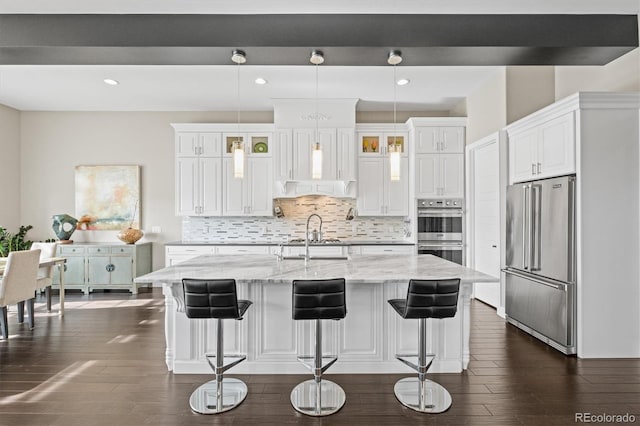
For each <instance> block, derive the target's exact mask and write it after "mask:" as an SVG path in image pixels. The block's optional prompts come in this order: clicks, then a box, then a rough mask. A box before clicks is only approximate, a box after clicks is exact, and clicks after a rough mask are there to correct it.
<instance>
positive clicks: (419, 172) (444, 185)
mask: <svg viewBox="0 0 640 426" xmlns="http://www.w3.org/2000/svg"><path fill="white" fill-rule="evenodd" d="M415 164H416V198H438V197H447V198H462V197H463V196H464V155H463V154H416V158H415Z"/></svg>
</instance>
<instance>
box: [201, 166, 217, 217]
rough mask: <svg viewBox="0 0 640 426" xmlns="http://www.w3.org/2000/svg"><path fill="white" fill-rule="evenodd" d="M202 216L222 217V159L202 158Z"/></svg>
mask: <svg viewBox="0 0 640 426" xmlns="http://www.w3.org/2000/svg"><path fill="white" fill-rule="evenodd" d="M199 180H200V206H201V208H200V214H201V215H204V216H220V215H222V159H221V158H220V157H201V158H200V178H199Z"/></svg>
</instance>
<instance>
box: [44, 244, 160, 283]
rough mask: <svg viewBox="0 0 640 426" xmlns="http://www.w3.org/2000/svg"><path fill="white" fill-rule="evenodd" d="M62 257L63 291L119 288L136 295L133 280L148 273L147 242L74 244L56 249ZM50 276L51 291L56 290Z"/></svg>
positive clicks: (148, 254) (149, 269) (149, 250)
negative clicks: (65, 260) (63, 260)
mask: <svg viewBox="0 0 640 426" xmlns="http://www.w3.org/2000/svg"><path fill="white" fill-rule="evenodd" d="M58 254H59V256H61V257H65V258H66V259H67V262H66V264H65V274H64V281H65V282H64V287H65V290H69V289H77V290H82V291H83V292H84V293H85V294H89V293H90V292H91V291H92V290H97V289H122V290H129V291H131V293H133V294H137V293H138V285H136V284H135V283H134V282H133V279H134V278H135V277H137V276H139V275H143V274H147V273H149V272H151V243H140V244H118V243H111V244H110V243H104V244H102V243H100V244H98V243H86V244H82V243H74V244H63V245H60V246H58ZM57 280H58V277H57V274H54V282H53V288H59V285H60V283H59V282H58V281H57Z"/></svg>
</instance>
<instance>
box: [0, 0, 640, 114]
mask: <svg viewBox="0 0 640 426" xmlns="http://www.w3.org/2000/svg"><path fill="white" fill-rule="evenodd" d="M513 3H514V2H513V0H484V1H480V0H454V1H448V2H442V1H439V0H438V1H436V0H405V1H395V2H389V1H380V0H368V1H361V0H358V1H345V0H343V1H336V0H323V1H317V0H316V1H307V2H297V3H295V7H292V6H291V4H292V2H290V1H287V0H277V1H273V0H272V1H266V0H262V1H260V2H256V1H247V0H244V1H242V0H236V1H216V0H191V1H187V0H138V1H135V2H131V1H130V0H113V1H110V2H108V3H107V2H103V1H89V0H58V1H56V2H51V1H50V0H21V1H19V2H16V1H13V0H0V14H1V15H0V103H2V104H5V105H8V106H11V107H13V108H16V109H19V110H50V111H206V110H224V111H229V110H234V109H236V108H237V105H238V95H237V85H236V82H237V78H238V72H239V75H240V108H241V109H242V110H254V111H257V110H271V109H272V101H271V99H273V98H313V97H314V96H315V67H314V66H312V65H309V64H307V63H306V62H307V60H308V53H309V52H310V48H309V46H312V45H315V42H314V41H313V40H314V39H313V37H316V36H317V37H319V40H322V42H318V44H320V46H315V47H321V48H322V49H323V50H324V51H325V56H326V59H327V60H326V62H325V64H324V65H321V66H320V67H319V69H318V92H319V96H320V97H323V98H359V99H361V101H360V102H359V103H358V110H361V111H377V110H385V111H388V110H389V109H390V108H391V106H392V102H393V99H394V96H395V97H396V99H397V101H398V109H400V110H407V111H447V110H449V109H451V108H452V107H454V106H455V105H456V104H458V103H459V102H460V101H461V100H462V99H464V98H465V97H466V96H468V95H469V93H471V92H472V91H473V90H475V89H476V88H477V87H478V86H479V85H481V84H482V83H483V82H484V81H486V80H487V79H488V78H490V77H491V76H492V75H493V74H494V73H496V72H497V71H498V69H499V68H500V67H501V66H502V65H512V64H530V63H531V64H545V63H551V64H563V63H572V61H576V62H575V63H579V64H584V63H594V64H601V63H606V62H608V61H610V60H611V59H612V58H615V57H618V56H620V55H622V54H624V53H626V52H628V51H630V50H632V49H634V48H636V46H637V44H638V39H637V20H636V21H635V23H634V26H635V28H631V27H629V30H628V31H627V32H626V33H625V32H624V31H622V32H621V30H620V28H623V29H624V28H625V25H626V24H625V23H623V24H624V25H618V24H616V23H615V22H617V21H590V23H589V25H585V24H584V22H585V20H589V19H592V20H593V19H596V20H597V19H601V18H602V17H600V16H586V17H585V16H583V17H579V19H578V20H575V19H573V18H574V17H573V16H570V17H566V16H561V15H562V14H581V15H604V14H607V15H609V17H608V18H609V19H614V20H616V19H618V17H617V16H615V15H635V14H637V13H638V11H639V9H640V2H639V1H638V0H608V1H606V2H603V1H601V0H555V1H549V0H529V1H525V0H521V1H518V2H517V3H518V4H517V6H514V5H513ZM364 13H366V14H380V15H379V16H374V15H362V14H364ZM12 14H17V15H15V16H12ZM21 14H33V15H32V16H27V15H21ZM75 14H110V15H109V16H102V17H97V18H98V21H95V20H94V21H91V19H95V18H96V17H91V16H82V15H79V16H78V15H76V16H70V15H75ZM123 14H139V15H140V16H128V15H123ZM154 14H174V15H176V16H174V17H169V18H170V19H171V20H169V21H166V22H168V23H169V25H166V26H164V27H162V26H161V27H160V28H159V29H158V24H157V22H158V19H162V18H164V17H161V16H158V17H157V18H154V16H153V15H154ZM183 14H187V15H192V16H182V17H180V16H179V15H183ZM198 14H215V15H217V17H218V18H220V15H223V14H230V15H245V16H235V17H232V16H229V17H226V19H225V23H227V24H228V25H230V26H231V27H232V29H231V30H229V29H227V28H224V26H223V25H213V26H212V25H209V24H208V23H207V22H206V21H202V19H200V18H203V17H202V16H197V15H198ZM255 14H261V15H262V14H264V16H262V17H256V16H251V15H255ZM290 14H299V15H300V14H308V15H309V16H297V17H291V16H277V15H290ZM317 14H340V16H333V17H332V18H334V19H333V20H332V22H334V23H335V22H337V23H340V22H341V21H340V20H341V19H342V20H344V22H345V25H344V26H343V27H340V26H339V25H338V24H335V25H334V27H331V26H327V28H324V26H323V24H322V21H318V22H316V23H314V21H313V19H315V16H317ZM349 14H353V16H349ZM389 14H393V15H389ZM403 14H408V15H404V16H402V15H403ZM418 14H424V15H423V16H422V17H423V18H424V19H435V18H434V17H433V15H434V14H443V15H444V14H446V15H448V16H441V17H439V18H437V20H433V21H427V22H429V25H421V24H420V22H418V23H417V24H416V26H415V28H414V27H412V26H411V25H412V24H411V21H407V19H414V20H415V19H417V18H418V17H416V15H418ZM469 14H483V15H489V14H492V15H494V16H486V17H484V18H487V19H489V20H484V21H481V20H479V19H480V18H479V17H477V16H469ZM502 14H510V15H532V14H535V15H538V16H531V17H527V16H515V17H506V18H505V19H502V18H501V17H500V16H496V15H502ZM541 14H549V15H554V16H539V15H541ZM64 15H66V16H64ZM458 15H459V16H458ZM155 16H157V15H155ZM246 18H249V19H251V20H252V21H251V22H256V18H257V20H258V24H256V26H260V25H265V26H266V25H268V23H271V29H269V28H268V27H265V28H262V29H258V30H257V34H258V37H254V34H253V33H251V31H249V30H245V29H243V28H242V27H241V25H240V24H235V22H242V21H241V20H242V19H246ZM390 18H393V19H390ZM528 18H530V19H528ZM129 19H130V20H131V21H130V22H132V23H134V24H135V26H136V28H137V32H128V31H129V30H128V28H129V27H127V26H122V25H124V24H122V22H124V21H123V20H129ZM234 19H235V20H234ZM287 19H288V20H289V21H288V22H297V23H299V22H305V25H306V23H307V22H309V24H308V25H306V26H307V28H311V29H312V30H311V31H307V32H305V31H304V28H303V29H298V28H295V26H294V25H284V24H285V23H286V22H287ZM385 19H388V21H389V22H390V23H391V24H393V25H385ZM394 19H400V20H402V21H395V20H394ZM563 19H569V20H567V21H554V20H563ZM518 20H520V21H518ZM503 21H506V22H505V23H504V25H503ZM127 22H129V21H127ZM148 22H151V23H154V24H153V25H152V24H147V23H148ZM173 22H181V24H180V25H183V27H176V26H175V25H173V24H172V23H173ZM260 22H262V24H260ZM407 22H409V24H407ZM442 22H447V23H449V25H450V28H449V29H448V30H447V31H442V32H441V33H439V32H437V28H438V25H437V24H439V23H442ZM509 22H510V23H511V25H509ZM194 23H195V25H194ZM398 23H400V25H398ZM626 23H629V20H627V21H626ZM314 25H317V26H314ZM483 25H484V26H483ZM527 25H530V27H526V26H527ZM398 26H400V27H401V28H402V29H403V31H390V29H393V28H397V27H398ZM627 26H628V25H627ZM235 27H240V28H239V30H238V33H237V34H236V33H235V32H234V30H233V28H235ZM274 27H275V28H282V29H283V30H280V31H279V32H278V31H276V30H273V28H274ZM599 27H605V28H604V30H603V29H602V28H599ZM52 28H53V29H55V31H46V30H47V29H52ZM123 28H124V30H123ZM165 28H167V29H166V30H164V29H165ZM384 28H386V30H384ZM465 28H466V29H467V31H466V32H465ZM523 28H526V29H527V31H522V29H523ZM354 29H357V30H358V31H355V32H354ZM216 30H217V31H220V32H219V33H216V32H215V31H216ZM223 31H224V32H223ZM296 31H302V32H299V33H297V32H296ZM340 31H351V32H350V33H349V32H347V33H345V34H347V35H348V37H346V36H344V37H343V36H342V34H341V33H340ZM429 31H431V32H429ZM535 31H539V35H538V36H537V40H536V37H530V38H526V37H522V34H523V33H524V34H533V33H535ZM633 31H635V33H634V34H635V40H632V43H629V42H628V40H627V39H628V37H627V36H628V34H631V33H633ZM229 34H231V35H229ZM309 34H311V35H309ZM380 34H382V35H380ZM443 34H444V35H443ZM434 35H436V36H437V38H438V43H440V44H438V45H436V46H434V45H433V44H434V43H433V42H431V44H430V45H427V44H420V43H414V40H423V39H425V40H426V39H427V38H428V39H430V40H433V39H434ZM534 35H535V34H534ZM578 36H580V37H586V38H589V37H591V38H592V39H593V40H587V41H588V43H585V42H584V39H582V40H579V39H578V38H579V37H578ZM206 37H210V38H211V39H212V40H218V41H220V43H219V44H218V45H214V44H215V43H209V41H208V40H209V39H206V40H205V38H206ZM252 37H253V38H252ZM323 37H324V38H323ZM341 37H342V38H346V39H347V40H348V42H343V41H341V40H342V39H341ZM376 37H380V38H381V39H382V40H384V43H388V44H389V45H391V46H393V47H398V46H401V47H402V50H403V56H404V58H405V61H403V63H402V64H401V65H398V67H397V69H396V73H397V78H408V79H409V80H410V84H408V85H406V86H395V93H394V84H393V80H394V77H393V68H392V67H391V66H389V65H386V63H385V61H386V53H387V52H388V50H389V47H388V46H380V44H383V43H381V42H379V41H376ZM465 37H466V38H465ZM540 37H542V39H544V38H545V37H546V39H545V41H544V42H543V43H541V42H540V41H539V40H541V38H540ZM553 37H555V38H553ZM616 37H617V38H616ZM625 37H626V39H625ZM491 38H493V39H492V40H490V41H488V42H486V43H485V44H484V45H483V42H484V40H486V39H491ZM202 40H205V41H204V42H201V41H202ZM335 40H338V41H337V42H335ZM496 40H498V42H497V43H496ZM514 40H515V41H516V42H514ZM238 41H239V42H240V45H237V46H233V47H237V48H243V49H245V50H246V51H247V58H248V61H247V64H245V65H242V66H240V67H238V66H237V65H232V63H231V61H230V53H231V50H232V49H231V47H230V46H231V43H234V44H235V43H236V42H238ZM225 42H226V44H225ZM280 42H281V43H282V44H281V45H278V49H272V47H271V46H272V45H274V44H276V43H280ZM168 43H175V44H174V45H172V46H170V47H168ZM261 43H262V44H264V43H267V46H264V45H262V44H261ZM474 43H475V44H477V46H475V45H474V46H471V48H470V47H469V46H470V45H473V44H474ZM536 43H538V44H536ZM554 43H555V44H554ZM497 44H499V45H497ZM565 44H566V45H565ZM514 45H515V47H516V48H518V49H519V50H518V51H515V50H514ZM16 46H18V47H19V48H17V47H16ZM125 46H126V47H125ZM549 46H551V47H549ZM585 46H586V47H585ZM3 48H4V50H3ZM285 49H286V50H285ZM287 55H289V56H287ZM294 55H295V56H294ZM300 57H302V59H298V58H300ZM194 58H196V59H195V60H194ZM353 58H355V59H353ZM461 58H462V60H461ZM430 61H431V62H430ZM581 61H582V62H581ZM227 63H228V64H230V65H221V64H227ZM378 63H379V65H377V64H378ZM292 64H295V65H292ZM430 64H435V66H434V65H430ZM374 65H377V66H374ZM470 65H471V66H470ZM479 65H480V66H479ZM238 68H240V69H238ZM257 77H262V78H265V79H266V80H267V81H268V83H267V84H266V85H257V84H255V83H254V80H255V79H256V78H257ZM105 78H112V79H115V80H118V81H119V82H120V84H119V85H117V86H108V85H106V84H104V83H103V79H105Z"/></svg>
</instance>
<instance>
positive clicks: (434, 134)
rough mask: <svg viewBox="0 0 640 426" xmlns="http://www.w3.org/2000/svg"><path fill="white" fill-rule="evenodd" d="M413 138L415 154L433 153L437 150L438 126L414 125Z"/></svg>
mask: <svg viewBox="0 0 640 426" xmlns="http://www.w3.org/2000/svg"><path fill="white" fill-rule="evenodd" d="M414 140H415V144H416V154H432V153H434V154H435V153H437V152H438V142H439V128H438V127H416V130H415V139H414Z"/></svg>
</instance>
